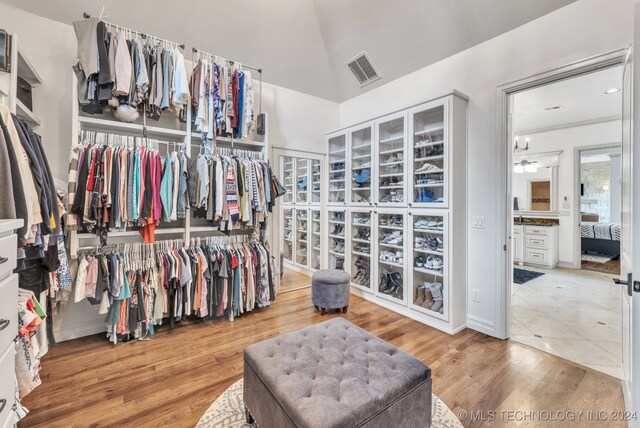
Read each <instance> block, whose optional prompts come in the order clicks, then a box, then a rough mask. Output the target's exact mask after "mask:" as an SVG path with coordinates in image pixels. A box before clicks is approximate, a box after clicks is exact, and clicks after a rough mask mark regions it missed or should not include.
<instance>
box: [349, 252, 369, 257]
mask: <svg viewBox="0 0 640 428" xmlns="http://www.w3.org/2000/svg"><path fill="white" fill-rule="evenodd" d="M351 254H355V255H356V256H360V257H367V258H369V259H370V258H371V254H367V253H361V252H359V251H352V252H351Z"/></svg>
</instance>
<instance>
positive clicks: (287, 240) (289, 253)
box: [282, 208, 295, 263]
mask: <svg viewBox="0 0 640 428" xmlns="http://www.w3.org/2000/svg"><path fill="white" fill-rule="evenodd" d="M282 213H283V215H282V225H283V227H282V229H283V230H284V235H283V236H284V243H283V247H282V253H283V255H284V259H285V260H288V261H290V262H292V263H293V262H294V259H293V225H294V219H293V217H294V215H295V210H294V209H293V208H284V209H283V210H282Z"/></svg>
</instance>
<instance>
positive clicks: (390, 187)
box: [380, 185, 404, 189]
mask: <svg viewBox="0 0 640 428" xmlns="http://www.w3.org/2000/svg"><path fill="white" fill-rule="evenodd" d="M403 187H404V185H399V186H380V189H402V188H403Z"/></svg>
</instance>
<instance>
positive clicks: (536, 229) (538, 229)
mask: <svg viewBox="0 0 640 428" xmlns="http://www.w3.org/2000/svg"><path fill="white" fill-rule="evenodd" d="M549 232H550V230H549V227H545V226H525V227H524V233H526V234H527V235H549Z"/></svg>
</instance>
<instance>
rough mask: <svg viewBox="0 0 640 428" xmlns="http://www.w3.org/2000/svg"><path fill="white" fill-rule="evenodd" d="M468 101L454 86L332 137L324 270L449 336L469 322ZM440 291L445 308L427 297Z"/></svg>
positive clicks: (367, 296) (359, 292) (354, 289)
mask: <svg viewBox="0 0 640 428" xmlns="http://www.w3.org/2000/svg"><path fill="white" fill-rule="evenodd" d="M467 102H468V99H467V97H466V96H464V95H462V94H460V93H459V92H455V91H454V92H452V93H450V94H448V95H447V96H444V97H441V98H438V99H434V100H431V101H428V102H425V103H423V104H420V105H417V106H414V107H411V108H408V109H405V110H402V111H398V112H395V113H391V114H388V115H385V116H383V117H379V118H376V119H372V120H370V121H367V122H363V123H361V124H358V125H355V126H352V127H349V128H346V129H342V130H339V131H335V132H332V133H330V134H327V136H326V141H327V160H328V174H326V175H324V177H325V179H326V182H325V185H326V186H327V189H328V196H327V199H326V213H327V214H326V216H325V222H326V227H327V228H328V237H327V244H328V247H327V249H328V251H327V252H328V258H327V263H325V264H324V265H323V267H326V268H342V267H344V269H345V270H347V271H348V272H349V273H350V274H351V286H352V287H351V288H352V292H353V293H354V294H357V295H359V296H362V297H364V298H365V299H367V300H371V301H373V302H375V303H378V304H380V305H382V306H385V307H387V308H389V309H392V310H394V311H396V312H399V313H402V314H404V315H406V316H409V317H411V318H414V319H416V320H418V321H421V322H424V323H425V324H429V325H432V326H434V327H436V328H439V329H441V330H443V331H446V332H449V333H455V332H457V331H460V330H461V329H462V328H464V326H465V323H466V296H467V289H466V288H467V277H466V276H467V256H466V239H467V232H466V227H467V212H466V211H467V202H466V201H467V189H466V182H467V178H466V170H467V154H466V153H467V147H466V146H467ZM340 227H342V229H340ZM336 249H337V250H336ZM433 288H436V289H437V290H438V291H436V292H435V293H434V294H435V295H438V304H435V303H436V302H435V301H433V302H432V301H431V300H427V299H425V297H426V293H422V290H427V289H428V290H432V289H433ZM432 295H433V294H432ZM440 295H441V296H442V297H441V298H439V296H440ZM425 300H426V301H425Z"/></svg>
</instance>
